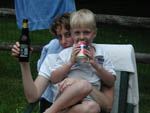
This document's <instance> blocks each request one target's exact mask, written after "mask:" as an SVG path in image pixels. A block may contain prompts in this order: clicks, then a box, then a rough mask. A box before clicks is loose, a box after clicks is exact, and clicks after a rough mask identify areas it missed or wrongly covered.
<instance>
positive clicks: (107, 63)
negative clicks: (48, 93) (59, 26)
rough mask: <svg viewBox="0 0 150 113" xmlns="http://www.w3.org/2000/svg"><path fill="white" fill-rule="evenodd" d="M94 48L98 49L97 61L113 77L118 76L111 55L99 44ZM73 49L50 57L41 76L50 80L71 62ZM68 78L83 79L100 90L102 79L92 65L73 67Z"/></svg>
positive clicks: (40, 72) (41, 71) (44, 63)
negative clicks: (55, 71)
mask: <svg viewBox="0 0 150 113" xmlns="http://www.w3.org/2000/svg"><path fill="white" fill-rule="evenodd" d="M93 46H94V47H95V49H96V53H95V57H96V58H97V61H98V62H99V63H100V64H102V66H103V68H105V69H106V70H107V71H109V72H112V73H113V75H116V72H115V71H114V69H113V68H114V67H113V65H112V62H111V59H110V58H109V55H108V54H106V53H105V52H104V51H103V49H102V48H101V46H100V45H99V44H93ZM72 49H73V47H70V48H67V49H64V50H62V51H61V52H60V53H59V54H58V55H56V54H51V55H48V56H47V57H46V59H45V61H44V62H43V64H42V66H41V69H40V71H39V75H41V76H44V77H45V78H47V79H49V80H50V75H51V72H52V71H54V70H56V69H57V68H59V67H61V66H63V65H64V64H65V63H67V62H68V61H69V60H70V57H71V53H72ZM67 76H68V77H82V78H84V79H86V80H88V81H89V82H90V83H91V84H92V85H94V86H96V87H97V88H98V89H100V77H99V75H97V72H96V70H95V69H94V68H93V67H92V65H91V64H75V65H73V66H72V68H71V71H70V72H69V73H68V75H67Z"/></svg>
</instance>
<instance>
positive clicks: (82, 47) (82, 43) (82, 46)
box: [77, 42, 87, 56]
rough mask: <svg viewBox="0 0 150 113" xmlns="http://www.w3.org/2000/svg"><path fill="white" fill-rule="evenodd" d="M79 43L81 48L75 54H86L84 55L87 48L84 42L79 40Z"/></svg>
mask: <svg viewBox="0 0 150 113" xmlns="http://www.w3.org/2000/svg"><path fill="white" fill-rule="evenodd" d="M79 45H80V48H81V50H80V52H79V53H78V55H77V56H86V55H85V49H87V46H86V44H85V43H84V42H80V43H79Z"/></svg>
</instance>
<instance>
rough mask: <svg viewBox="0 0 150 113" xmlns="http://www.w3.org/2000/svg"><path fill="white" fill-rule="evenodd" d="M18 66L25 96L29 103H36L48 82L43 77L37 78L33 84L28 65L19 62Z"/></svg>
mask: <svg viewBox="0 0 150 113" xmlns="http://www.w3.org/2000/svg"><path fill="white" fill-rule="evenodd" d="M20 65H21V71H22V80H23V86H24V93H25V96H26V98H27V100H28V102H29V103H33V102H36V101H37V100H38V99H39V98H40V96H41V95H42V93H43V91H44V89H45V88H46V87H47V84H48V80H47V79H46V78H44V77H41V76H38V77H37V78H36V80H35V82H34V81H33V79H32V74H31V71H30V65H29V63H28V62H27V63H26V62H21V63H20Z"/></svg>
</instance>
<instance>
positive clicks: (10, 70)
mask: <svg viewBox="0 0 150 113" xmlns="http://www.w3.org/2000/svg"><path fill="white" fill-rule="evenodd" d="M149 31H150V30H149V29H140V28H127V27H119V26H115V25H111V26H110V25H98V35H97V38H96V39H95V40H94V42H96V43H104V44H107V43H109V44H132V45H133V47H134V49H135V52H145V53H149V52H150V38H149V37H150V35H149ZM19 36H20V30H18V29H17V25H16V23H15V19H11V18H7V17H5V18H4V17H1V18H0V42H13V43H14V42H16V41H17V40H18V39H19ZM30 37H31V41H32V44H41V45H45V44H46V43H48V42H49V40H51V39H52V35H50V33H49V31H48V30H41V31H32V32H30ZM39 57H40V54H39V53H32V55H31V59H30V61H31V68H32V74H33V78H35V77H36V76H37V72H36V63H37V60H38V58H39ZM137 68H138V79H139V91H140V92H139V93H140V104H139V108H140V113H150V108H149V106H150V95H149V94H150V90H148V89H149V88H150V84H149V81H150V76H149V74H150V70H149V69H150V64H138V65H137ZM26 105H27V101H26V99H25V96H24V92H23V86H22V80H21V73H20V66H19V64H18V62H17V61H16V60H14V58H12V57H11V52H10V51H0V113H22V112H23V110H24V108H25V106H26Z"/></svg>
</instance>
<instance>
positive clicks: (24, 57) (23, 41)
mask: <svg viewBox="0 0 150 113" xmlns="http://www.w3.org/2000/svg"><path fill="white" fill-rule="evenodd" d="M19 42H20V55H19V61H20V62H28V61H29V53H30V37H29V29H28V20H27V19H23V23H22V33H21V36H20V40H19Z"/></svg>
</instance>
